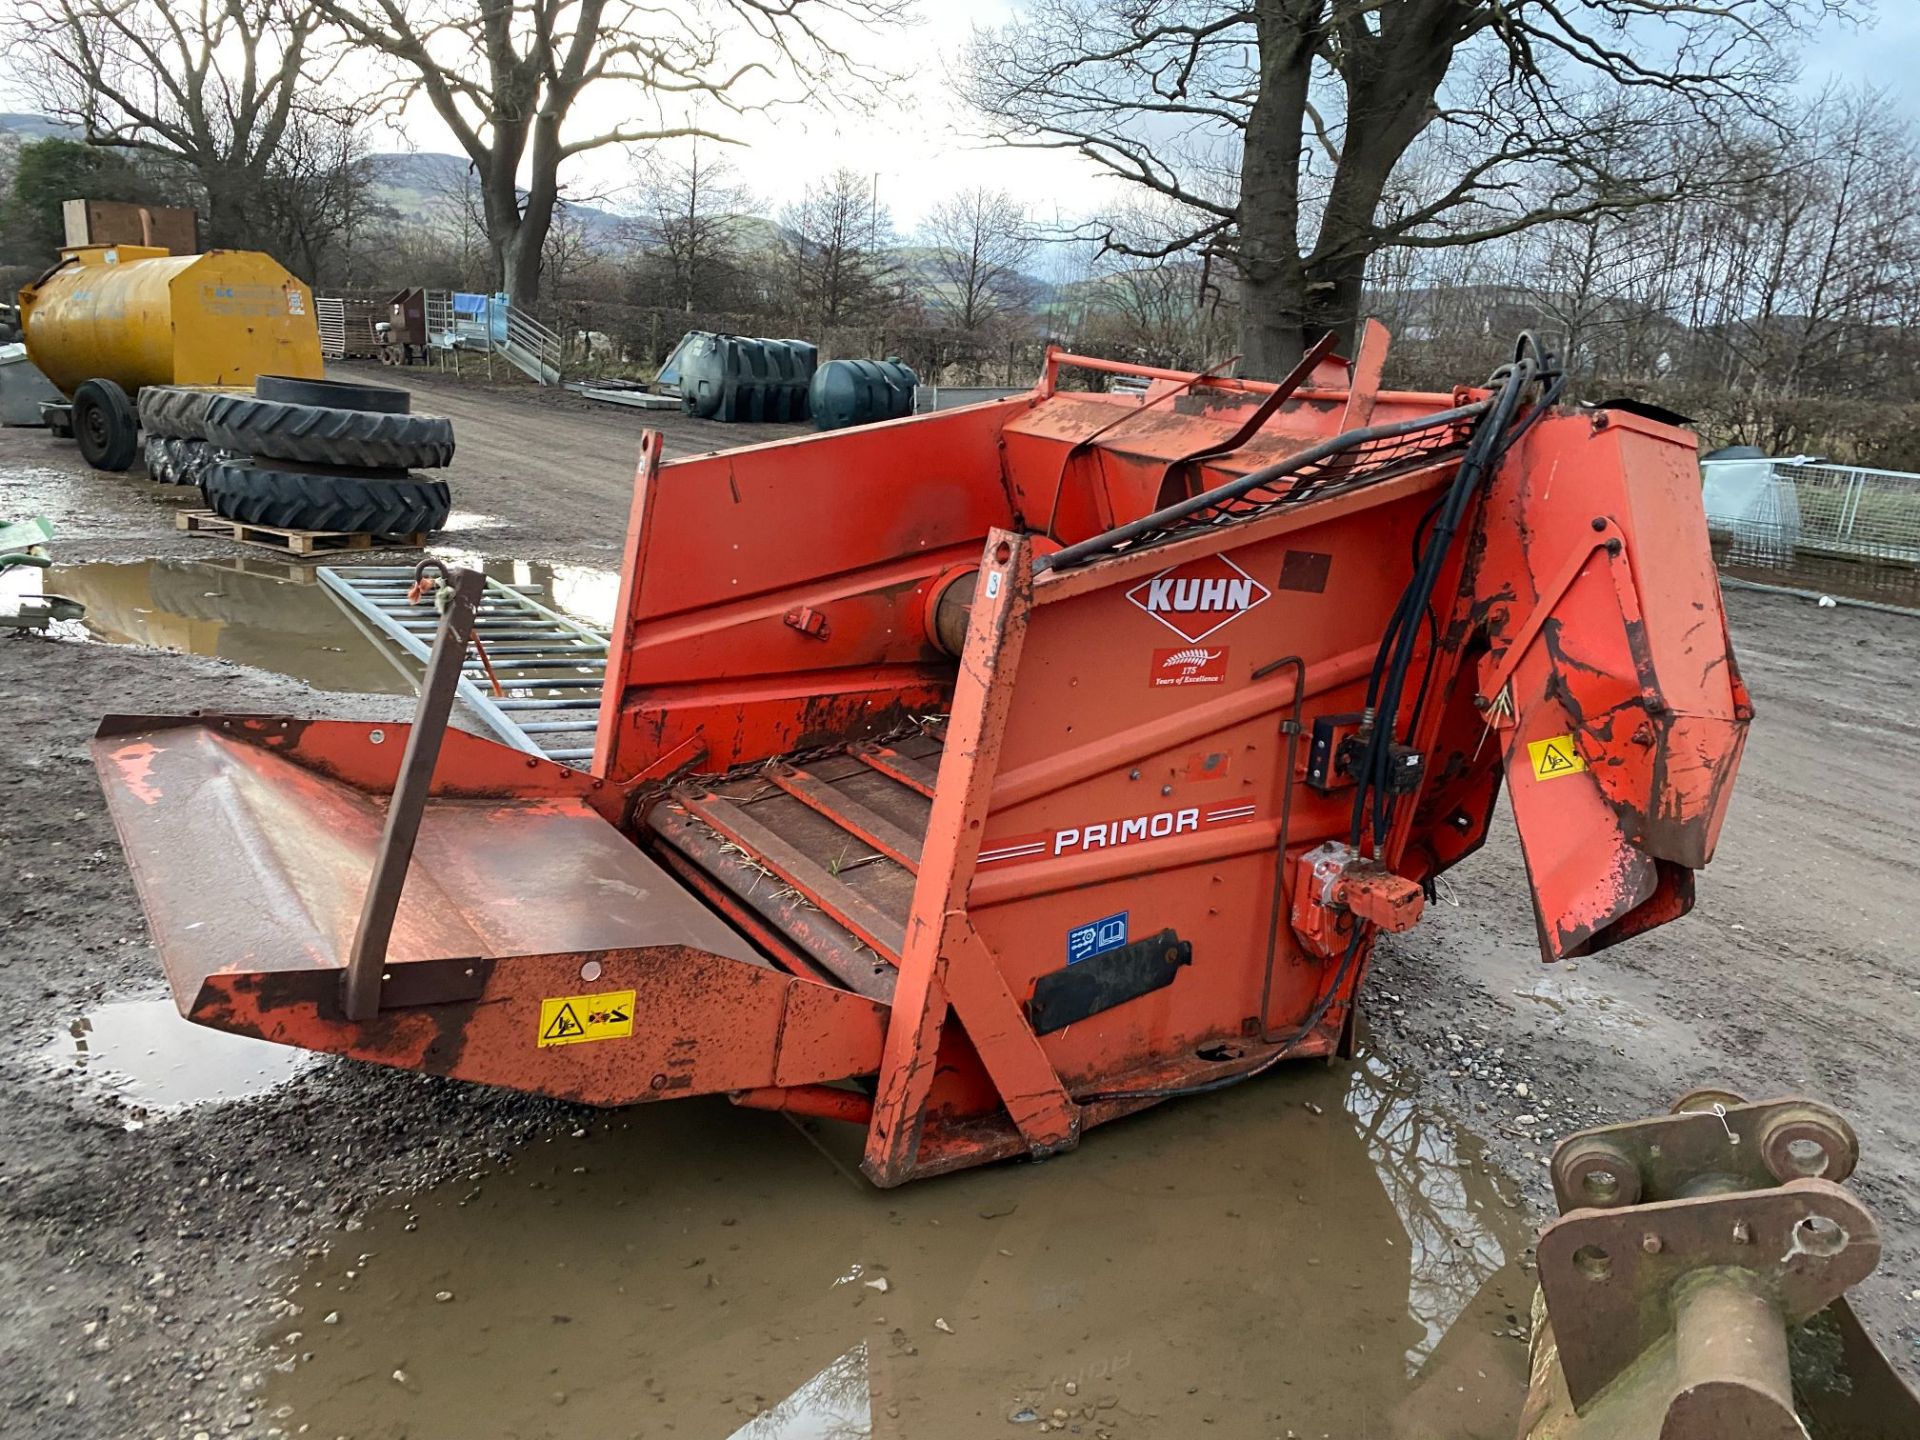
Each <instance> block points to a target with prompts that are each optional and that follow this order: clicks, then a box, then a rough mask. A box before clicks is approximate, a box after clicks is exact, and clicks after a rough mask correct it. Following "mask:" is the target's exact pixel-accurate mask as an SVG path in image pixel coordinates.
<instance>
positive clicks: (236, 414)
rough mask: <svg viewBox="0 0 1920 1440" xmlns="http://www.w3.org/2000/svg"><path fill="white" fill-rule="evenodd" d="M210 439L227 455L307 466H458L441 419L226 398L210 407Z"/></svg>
mask: <svg viewBox="0 0 1920 1440" xmlns="http://www.w3.org/2000/svg"><path fill="white" fill-rule="evenodd" d="M304 383H314V382H304ZM359 388H374V387H359ZM382 388H384V387H382ZM400 393H401V394H403V395H404V394H405V392H404V391H402V392H400ZM204 433H205V434H206V437H207V438H208V439H209V440H211V441H212V442H213V443H214V444H216V445H218V446H219V447H220V448H221V449H223V450H237V451H240V452H241V453H243V454H247V455H255V456H259V457H262V458H265V459H269V460H297V461H299V462H300V463H302V464H306V465H337V466H340V467H342V468H345V469H362V470H433V469H438V468H439V467H440V466H442V465H447V464H450V463H452V461H453V422H452V421H451V420H448V419H446V418H445V417H444V416H440V415H408V414H396V413H394V412H391V411H387V412H382V411H378V410H343V409H339V408H336V407H333V406H321V405H296V404H291V403H288V402H286V401H283V400H266V399H260V398H257V397H255V396H252V395H219V396H215V397H214V400H213V402H212V403H211V404H210V405H208V406H207V419H206V430H205V432H204Z"/></svg>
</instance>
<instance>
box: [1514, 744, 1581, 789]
mask: <svg viewBox="0 0 1920 1440" xmlns="http://www.w3.org/2000/svg"><path fill="white" fill-rule="evenodd" d="M1527 759H1529V760H1531V761H1532V762H1533V778H1534V779H1536V780H1558V779H1559V778H1560V777H1561V776H1563V775H1578V774H1579V773H1580V772H1581V771H1583V770H1585V769H1586V768H1587V762H1586V760H1585V759H1584V758H1582V756H1581V754H1580V752H1579V751H1578V750H1576V749H1575V748H1574V744H1573V736H1571V735H1549V736H1548V737H1547V738H1546V739H1544V740H1529V741H1528V742H1527Z"/></svg>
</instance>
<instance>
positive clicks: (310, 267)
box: [247, 110, 373, 285]
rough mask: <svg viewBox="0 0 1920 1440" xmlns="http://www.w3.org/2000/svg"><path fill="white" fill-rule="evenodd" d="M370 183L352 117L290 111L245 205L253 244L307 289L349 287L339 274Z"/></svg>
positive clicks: (366, 205) (368, 206)
mask: <svg viewBox="0 0 1920 1440" xmlns="http://www.w3.org/2000/svg"><path fill="white" fill-rule="evenodd" d="M372 184H373V162H372V159H371V157H370V156H369V155H368V153H367V141H366V133H365V130H364V128H363V126H362V124H361V123H360V122H359V121H358V120H357V119H356V118H355V117H352V116H334V115H321V114H314V113H312V112H309V111H306V110H295V111H294V112H293V114H292V115H291V116H290V117H289V120H288V124H287V128H286V133H285V135H284V136H283V137H282V140H281V144H280V147H279V150H278V152H277V153H276V154H275V155H274V157H273V159H272V160H271V162H270V163H269V165H268V168H267V174H266V176H265V178H264V179H263V180H262V181H261V183H260V184H259V185H258V186H257V187H256V189H255V190H254V192H253V195H252V196H251V197H250V199H249V202H248V205H247V210H248V213H249V216H250V220H251V224H250V229H251V231H252V236H253V241H254V243H255V244H257V245H259V246H260V247H261V248H262V249H265V250H268V251H271V252H272V253H273V254H275V255H278V256H280V257H282V258H283V259H284V260H285V261H286V262H287V264H288V266H289V267H291V268H292V269H293V271H294V272H295V273H296V274H298V275H301V276H304V277H305V278H306V279H307V280H308V281H310V282H311V283H313V284H315V285H325V284H351V283H352V277H351V276H350V275H348V274H347V273H346V271H347V269H348V267H349V266H350V265H351V263H352V257H353V253H354V238H355V235H356V232H357V231H358V230H359V229H360V227H361V226H363V225H364V224H366V222H367V220H368V219H369V218H370V215H371V212H372V210H373V203H372V200H371V196H370V191H371V188H372Z"/></svg>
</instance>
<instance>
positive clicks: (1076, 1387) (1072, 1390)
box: [1060, 1380, 1080, 1395]
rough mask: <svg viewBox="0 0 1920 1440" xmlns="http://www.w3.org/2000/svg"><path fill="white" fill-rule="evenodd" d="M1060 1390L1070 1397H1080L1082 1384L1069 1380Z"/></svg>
mask: <svg viewBox="0 0 1920 1440" xmlns="http://www.w3.org/2000/svg"><path fill="white" fill-rule="evenodd" d="M1060 1388H1061V1389H1062V1390H1065V1391H1066V1392H1067V1394H1069V1395H1078V1394H1079V1393H1080V1382H1079V1381H1077V1380H1069V1381H1067V1383H1066V1384H1065V1385H1062V1386H1061V1387H1060Z"/></svg>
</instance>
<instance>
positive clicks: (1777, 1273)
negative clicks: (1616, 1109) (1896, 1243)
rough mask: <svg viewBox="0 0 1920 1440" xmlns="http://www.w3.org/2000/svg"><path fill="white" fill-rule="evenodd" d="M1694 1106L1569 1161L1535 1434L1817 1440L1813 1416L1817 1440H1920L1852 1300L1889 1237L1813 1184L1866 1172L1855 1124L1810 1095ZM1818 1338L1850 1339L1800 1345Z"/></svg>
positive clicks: (1590, 1146)
mask: <svg viewBox="0 0 1920 1440" xmlns="http://www.w3.org/2000/svg"><path fill="white" fill-rule="evenodd" d="M1729 1102H1731V1103H1729ZM1681 1107H1684V1108H1681ZM1676 1110H1677V1113H1675V1114H1671V1115H1667V1116H1661V1117H1658V1118H1655V1119H1650V1120H1644V1121H1638V1122H1634V1123H1632V1124H1626V1125H1615V1126H1608V1127H1605V1128H1603V1129H1600V1130H1595V1131H1587V1132H1584V1133H1582V1134H1580V1135H1575V1136H1571V1137H1569V1138H1568V1139H1567V1140H1565V1141H1563V1142H1562V1143H1561V1144H1560V1146H1559V1147H1558V1148H1557V1149H1556V1150H1555V1153H1554V1157H1553V1162H1552V1163H1553V1174H1554V1182H1555V1189H1556V1193H1557V1196H1558V1198H1559V1202H1560V1206H1561V1210H1562V1212H1563V1213H1562V1215H1561V1218H1560V1219H1558V1220H1556V1221H1554V1222H1553V1223H1552V1224H1551V1225H1549V1226H1547V1228H1546V1229H1545V1230H1544V1231H1542V1232H1541V1236H1540V1242H1539V1250H1538V1255H1539V1268H1540V1302H1539V1303H1538V1304H1537V1305H1536V1308H1535V1333H1534V1344H1533V1365H1532V1377H1531V1386H1530V1391H1529V1396H1528V1403H1527V1407H1526V1410H1525V1412H1524V1414H1523V1417H1522V1423H1521V1430H1520V1434H1521V1437H1522V1440H1803V1437H1805V1436H1806V1435H1807V1434H1808V1430H1807V1428H1806V1425H1805V1421H1806V1419H1807V1418H1808V1415H1807V1414H1803V1411H1805V1412H1808V1414H1815V1413H1817V1414H1823V1415H1825V1416H1827V1417H1829V1421H1830V1422H1831V1423H1829V1424H1826V1425H1822V1424H1818V1423H1816V1424H1815V1425H1814V1427H1813V1434H1815V1435H1816V1436H1820V1435H1843V1434H1844V1435H1848V1436H1854V1437H1861V1440H1865V1437H1879V1436H1884V1437H1887V1440H1892V1437H1894V1436H1907V1435H1913V1434H1917V1433H1920V1401H1917V1400H1916V1399H1915V1397H1914V1396H1913V1395H1912V1393H1911V1392H1910V1391H1908V1390H1907V1389H1906V1387H1905V1386H1904V1385H1901V1384H1900V1383H1899V1382H1898V1380H1897V1378H1896V1377H1894V1376H1893V1374H1892V1371H1891V1369H1890V1367H1888V1366H1887V1364H1886V1362H1885V1360H1884V1358H1883V1357H1881V1356H1879V1354H1878V1352H1877V1351H1875V1350H1874V1349H1873V1347H1872V1345H1871V1342H1870V1341H1868V1340H1867V1338H1866V1336H1865V1332H1864V1331H1862V1330H1861V1329H1860V1327H1859V1325H1858V1322H1857V1321H1856V1320H1855V1319H1854V1317H1853V1315H1852V1312H1851V1311H1850V1310H1848V1309H1847V1308H1846V1302H1845V1300H1844V1296H1845V1293H1846V1291H1847V1290H1848V1289H1849V1288H1850V1287H1852V1286H1853V1285H1855V1284H1857V1283H1858V1282H1859V1281H1861V1280H1862V1279H1864V1278H1865V1277H1866V1276H1867V1275H1868V1274H1869V1273H1871V1272H1872V1270H1873V1268H1874V1267H1875V1265H1877V1264H1878V1263H1879V1258H1880V1245H1881V1242H1880V1231H1879V1226H1878V1225H1877V1223H1876V1222H1875V1220H1874V1218H1873V1216H1872V1215H1871V1214H1870V1213H1869V1212H1868V1210H1867V1209H1866V1207H1865V1206H1864V1205H1863V1204H1861V1202H1860V1201H1859V1200H1858V1199H1857V1198H1856V1197H1855V1196H1854V1195H1853V1194H1852V1193H1851V1192H1849V1191H1848V1190H1846V1189H1845V1188H1844V1187H1842V1186H1841V1185H1839V1184H1837V1183H1835V1179H1819V1178H1811V1177H1810V1176H1809V1174H1808V1172H1809V1171H1812V1170H1815V1169H1819V1170H1824V1171H1827V1172H1828V1173H1830V1174H1832V1175H1833V1176H1834V1177H1835V1178H1836V1179H1837V1178H1838V1177H1841V1176H1844V1175H1845V1174H1846V1173H1848V1172H1849V1171H1851V1169H1852V1168H1853V1164H1854V1162H1855V1160H1856V1159H1857V1158H1858V1147H1857V1143H1856V1142H1855V1140H1854V1137H1853V1132H1852V1130H1851V1128H1850V1127H1848V1126H1847V1124H1846V1122H1845V1121H1844V1120H1843V1119H1841V1118H1840V1117H1839V1116H1838V1115H1836V1114H1834V1113H1833V1112H1832V1111H1831V1110H1829V1109H1827V1108H1826V1107H1825V1106H1822V1105H1819V1104H1817V1103H1816V1102H1813V1101H1809V1100H1804V1099H1786V1100H1774V1101H1767V1102H1763V1103H1760V1104H1747V1103H1746V1102H1744V1101H1742V1100H1741V1099H1740V1098H1739V1097H1738V1096H1735V1095H1731V1094H1728V1093H1726V1092H1701V1093H1696V1094H1694V1095H1691V1096H1686V1097H1682V1100H1681V1102H1680V1106H1679V1107H1676ZM1803 1325H1808V1326H1810V1333H1820V1332H1826V1333H1830V1334H1832V1335H1834V1337H1835V1340H1834V1343H1832V1344H1823V1343H1819V1342H1808V1343H1801V1344H1795V1343H1791V1341H1790V1336H1791V1332H1792V1331H1793V1330H1794V1329H1795V1328H1796V1327H1800V1326H1803ZM1865 1393H1870V1394H1872V1395H1873V1396H1874V1397H1875V1399H1874V1403H1873V1405H1872V1406H1871V1407H1868V1406H1863V1405H1862V1404H1860V1403H1859V1400H1858V1398H1857V1397H1858V1396H1859V1395H1861V1394H1865ZM1835 1417H1838V1418H1837V1419H1836V1418H1835Z"/></svg>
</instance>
